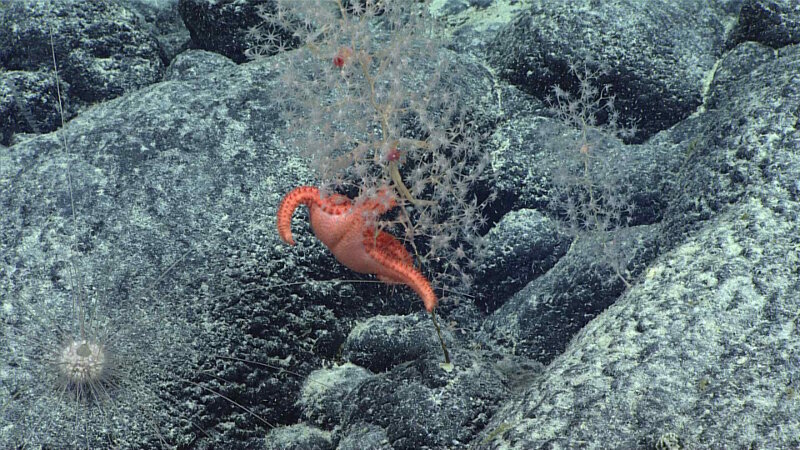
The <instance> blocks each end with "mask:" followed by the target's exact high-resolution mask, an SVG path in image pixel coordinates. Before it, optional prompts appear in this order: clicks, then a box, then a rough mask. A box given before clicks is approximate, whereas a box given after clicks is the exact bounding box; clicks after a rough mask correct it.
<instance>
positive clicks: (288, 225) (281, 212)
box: [278, 186, 321, 245]
mask: <svg viewBox="0 0 800 450" xmlns="http://www.w3.org/2000/svg"><path fill="white" fill-rule="evenodd" d="M320 203H321V199H320V195H319V188H315V187H313V186H300V187H298V188H295V189H292V190H291V192H289V193H288V194H286V196H285V197H283V200H282V201H281V205H280V206H279V207H278V235H280V237H281V239H283V241H284V242H286V243H287V244H289V245H294V244H295V242H294V239H293V238H292V216H293V215H294V210H295V209H297V207H299V206H300V205H306V206H307V207H308V209H309V210H310V209H312V208H314V207H318V206H319V205H320Z"/></svg>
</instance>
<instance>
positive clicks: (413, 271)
mask: <svg viewBox="0 0 800 450" xmlns="http://www.w3.org/2000/svg"><path fill="white" fill-rule="evenodd" d="M300 205H306V206H307V207H308V210H309V215H310V216H311V229H312V230H313V231H314V234H315V235H316V236H317V239H319V240H320V241H321V242H322V243H323V244H325V245H326V246H327V247H328V248H329V249H330V250H331V253H333V256H335V257H336V259H337V260H338V261H339V262H340V263H342V264H344V265H345V266H347V267H349V268H350V269H352V270H354V271H356V272H359V273H369V274H374V275H376V276H377V277H378V279H380V280H381V281H383V282H386V283H401V284H405V285H407V286H409V287H410V288H411V289H413V290H414V292H416V293H417V295H419V296H420V298H421V299H422V302H423V303H424V304H425V309H426V310H427V311H428V312H433V310H434V308H436V304H437V302H438V299H437V298H436V294H435V293H434V292H433V289H432V288H431V284H430V282H429V281H428V279H427V278H425V275H423V274H422V272H420V271H419V270H418V269H417V268H416V267H414V263H413V260H412V258H411V255H410V254H409V253H408V250H406V248H405V247H404V246H403V244H402V243H401V242H400V241H398V240H397V239H396V238H395V237H394V236H392V235H391V234H389V233H387V232H385V231H382V230H378V229H376V228H375V225H374V220H369V219H370V218H377V216H380V215H381V214H383V213H385V212H386V211H388V210H390V209H391V208H393V207H395V206H396V203H395V201H394V199H393V198H392V197H391V196H390V195H389V194H388V193H387V191H386V190H381V191H378V194H376V195H375V196H374V198H369V199H367V200H365V201H363V202H356V204H355V205H354V204H353V202H352V201H351V200H350V199H349V198H347V197H345V196H343V195H339V194H333V195H330V196H326V197H323V196H322V195H321V193H320V191H319V188H316V187H313V186H300V187H298V188H295V189H293V190H292V191H291V192H289V193H288V194H286V196H285V197H284V198H283V201H281V204H280V207H278V234H279V235H280V237H281V239H283V241H284V242H286V243H287V244H289V245H294V244H295V242H294V239H293V238H292V215H293V214H294V210H295V209H297V207H298V206H300Z"/></svg>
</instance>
